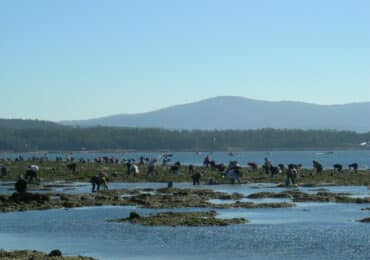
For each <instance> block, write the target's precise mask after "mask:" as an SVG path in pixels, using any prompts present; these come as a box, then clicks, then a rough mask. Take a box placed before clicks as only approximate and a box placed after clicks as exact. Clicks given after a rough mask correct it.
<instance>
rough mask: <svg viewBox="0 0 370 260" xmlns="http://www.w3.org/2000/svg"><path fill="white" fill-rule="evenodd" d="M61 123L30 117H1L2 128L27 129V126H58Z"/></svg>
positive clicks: (0, 126)
mask: <svg viewBox="0 0 370 260" xmlns="http://www.w3.org/2000/svg"><path fill="white" fill-rule="evenodd" d="M56 127H61V125H59V124H57V123H54V122H50V121H41V120H30V119H0V129H25V128H28V129H30V128H56Z"/></svg>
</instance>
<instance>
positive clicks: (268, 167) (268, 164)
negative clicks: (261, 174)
mask: <svg viewBox="0 0 370 260" xmlns="http://www.w3.org/2000/svg"><path fill="white" fill-rule="evenodd" d="M271 166H272V164H271V162H270V161H269V160H268V159H267V157H265V162H264V164H263V167H264V169H265V173H266V174H268V175H271Z"/></svg>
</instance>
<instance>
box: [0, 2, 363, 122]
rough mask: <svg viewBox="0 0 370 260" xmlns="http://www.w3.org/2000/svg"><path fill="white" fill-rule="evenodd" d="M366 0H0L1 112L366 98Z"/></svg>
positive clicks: (54, 114) (87, 112) (89, 113)
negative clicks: (220, 99)
mask: <svg viewBox="0 0 370 260" xmlns="http://www.w3.org/2000/svg"><path fill="white" fill-rule="evenodd" d="M369 10H370V1H368V0H325V1H323V0H302V1H297V0H279V1H275V0H227V1H226V0H223V1H220V0H186V1H173V0H155V1H154V0H146V1H144V0H135V1H128V0H106V1H100V0H84V1H82V0H63V1H50V0H33V1H29V0H24V1H20V0H2V1H0V118H30V119H42V120H52V121H59V120H74V119H88V118H95V117H101V116H106V115H113V114H122V113H140V112H146V111H152V110H155V109H159V108H163V107H168V106H171V105H175V104H183V103H189V102H193V101H198V100H201V99H205V98H210V97H214V96H230V95H233V96H244V97H248V98H254V99H262V100H272V101H280V100H293V101H304V102H311V103H318V104H343V103H352V102H364V101H370V15H369Z"/></svg>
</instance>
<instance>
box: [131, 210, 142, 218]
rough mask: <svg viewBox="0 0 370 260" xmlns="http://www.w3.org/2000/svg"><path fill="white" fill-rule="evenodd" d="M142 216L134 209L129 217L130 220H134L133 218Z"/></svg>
mask: <svg viewBox="0 0 370 260" xmlns="http://www.w3.org/2000/svg"><path fill="white" fill-rule="evenodd" d="M140 218H141V216H140V215H139V213H137V212H135V211H132V212H131V213H130V217H129V219H130V220H133V219H140Z"/></svg>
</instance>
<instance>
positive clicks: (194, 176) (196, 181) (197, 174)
mask: <svg viewBox="0 0 370 260" xmlns="http://www.w3.org/2000/svg"><path fill="white" fill-rule="evenodd" d="M191 178H192V179H193V185H200V179H201V178H202V174H201V173H200V172H195V173H193V174H192V175H191Z"/></svg>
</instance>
